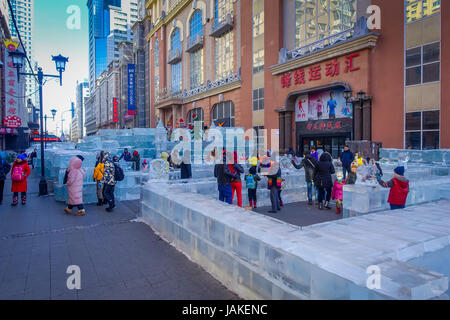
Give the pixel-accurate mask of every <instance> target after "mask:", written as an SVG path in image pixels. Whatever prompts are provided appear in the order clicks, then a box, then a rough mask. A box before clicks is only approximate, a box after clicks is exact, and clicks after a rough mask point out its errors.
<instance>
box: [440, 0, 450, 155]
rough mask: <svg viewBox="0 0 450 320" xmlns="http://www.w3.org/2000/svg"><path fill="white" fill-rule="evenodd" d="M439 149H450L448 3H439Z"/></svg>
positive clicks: (449, 15)
mask: <svg viewBox="0 0 450 320" xmlns="http://www.w3.org/2000/svg"><path fill="white" fill-rule="evenodd" d="M441 23H442V25H441V48H442V49H441V50H442V52H441V148H443V149H450V126H449V125H448V124H449V123H450V74H449V72H448V70H450V41H449V40H450V2H449V1H441Z"/></svg>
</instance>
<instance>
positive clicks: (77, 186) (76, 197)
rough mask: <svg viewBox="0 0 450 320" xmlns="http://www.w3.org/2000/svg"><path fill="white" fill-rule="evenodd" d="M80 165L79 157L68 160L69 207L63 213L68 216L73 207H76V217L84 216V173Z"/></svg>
mask: <svg viewBox="0 0 450 320" xmlns="http://www.w3.org/2000/svg"><path fill="white" fill-rule="evenodd" d="M82 163H83V162H82V161H81V159H80V158H79V157H73V158H71V159H70V160H69V168H68V171H69V175H68V178H67V190H68V192H69V206H68V207H67V208H65V209H64V211H65V212H66V213H67V214H70V213H72V209H73V207H78V213H77V214H76V216H84V214H85V210H84V207H83V180H84V171H83V170H82V169H81V165H82Z"/></svg>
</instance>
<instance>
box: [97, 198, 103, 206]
mask: <svg viewBox="0 0 450 320" xmlns="http://www.w3.org/2000/svg"><path fill="white" fill-rule="evenodd" d="M102 205H104V203H103V200H101V199H98V202H97V206H98V207H101V206H102Z"/></svg>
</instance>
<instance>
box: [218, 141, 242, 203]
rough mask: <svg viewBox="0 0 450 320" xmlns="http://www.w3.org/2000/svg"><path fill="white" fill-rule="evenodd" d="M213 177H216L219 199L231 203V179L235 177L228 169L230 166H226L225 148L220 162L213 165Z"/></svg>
mask: <svg viewBox="0 0 450 320" xmlns="http://www.w3.org/2000/svg"><path fill="white" fill-rule="evenodd" d="M230 156H231V154H230ZM214 177H216V178H217V184H218V189H219V200H220V201H223V202H227V203H228V204H233V198H232V192H231V180H232V179H236V178H237V177H236V175H235V174H233V173H232V172H231V171H230V168H229V167H228V164H227V152H226V151H225V150H224V151H223V154H222V163H218V164H216V165H215V166H214Z"/></svg>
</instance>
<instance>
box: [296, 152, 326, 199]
mask: <svg viewBox="0 0 450 320" xmlns="http://www.w3.org/2000/svg"><path fill="white" fill-rule="evenodd" d="M292 165H293V166H294V167H295V169H297V170H300V169H301V168H305V181H306V186H307V189H308V205H310V206H312V204H313V202H312V201H313V200H312V196H313V183H314V171H315V169H316V167H317V165H318V161H317V160H316V158H314V157H312V156H311V154H310V153H309V152H308V151H305V152H304V153H303V160H302V162H301V163H300V164H299V165H298V164H297V163H295V161H294V159H292ZM314 189H315V195H316V198H315V199H316V202H317V205H318V204H319V190H318V189H317V186H316V185H314Z"/></svg>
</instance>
